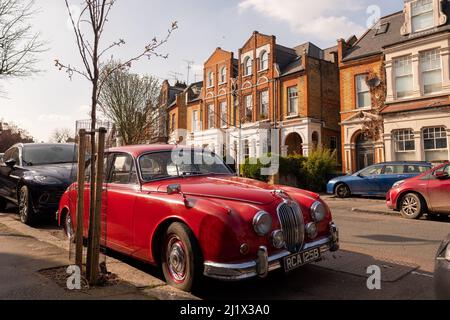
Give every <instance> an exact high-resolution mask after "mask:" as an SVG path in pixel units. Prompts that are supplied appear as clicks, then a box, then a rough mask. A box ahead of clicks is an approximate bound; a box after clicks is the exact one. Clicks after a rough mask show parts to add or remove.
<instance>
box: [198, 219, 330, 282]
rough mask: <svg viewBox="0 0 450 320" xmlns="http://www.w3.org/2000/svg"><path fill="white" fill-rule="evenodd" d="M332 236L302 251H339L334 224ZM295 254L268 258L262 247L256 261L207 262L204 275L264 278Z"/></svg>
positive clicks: (309, 244) (283, 254)
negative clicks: (232, 262)
mask: <svg viewBox="0 0 450 320" xmlns="http://www.w3.org/2000/svg"><path fill="white" fill-rule="evenodd" d="M330 230H331V236H329V237H327V238H322V239H319V240H317V241H314V242H310V243H307V244H305V246H304V247H303V249H302V250H309V249H315V248H319V249H320V251H321V252H322V253H324V252H327V251H332V252H334V251H337V250H339V231H338V228H337V227H336V225H335V224H334V223H332V224H331V225H330ZM291 254H293V253H292V252H289V251H282V252H279V253H277V254H274V255H272V256H268V251H267V248H266V247H264V246H262V247H260V248H259V250H258V254H257V258H256V260H252V261H248V262H243V263H236V264H225V263H215V262H210V261H207V262H205V265H204V266H205V269H204V275H205V276H206V277H209V278H214V279H218V280H225V281H238V280H244V279H249V278H255V277H260V278H264V277H266V276H267V274H268V273H269V272H270V271H273V270H277V269H280V268H281V267H282V261H281V260H282V259H283V258H285V257H287V256H290V255H291Z"/></svg>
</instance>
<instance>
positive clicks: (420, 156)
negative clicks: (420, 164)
mask: <svg viewBox="0 0 450 320" xmlns="http://www.w3.org/2000/svg"><path fill="white" fill-rule="evenodd" d="M414 142H415V145H416V155H415V158H416V160H417V161H423V160H425V151H424V149H423V144H422V132H421V131H414Z"/></svg>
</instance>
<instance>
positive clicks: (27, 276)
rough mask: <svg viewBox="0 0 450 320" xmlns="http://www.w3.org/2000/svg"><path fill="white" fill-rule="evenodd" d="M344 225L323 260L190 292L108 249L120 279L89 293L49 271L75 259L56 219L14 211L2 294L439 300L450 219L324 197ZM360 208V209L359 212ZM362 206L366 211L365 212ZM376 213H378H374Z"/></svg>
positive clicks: (5, 232) (4, 241)
mask: <svg viewBox="0 0 450 320" xmlns="http://www.w3.org/2000/svg"><path fill="white" fill-rule="evenodd" d="M324 199H325V201H326V202H327V203H328V205H329V206H330V208H331V209H332V212H333V217H334V221H335V222H336V223H337V224H338V226H339V227H340V237H341V249H342V250H340V251H338V252H336V253H333V254H331V253H328V254H325V255H324V257H323V260H322V261H321V262H319V263H316V264H313V265H309V266H306V267H303V268H300V269H299V270H296V271H294V272H291V273H289V274H285V273H284V272H282V271H276V272H273V273H271V274H270V275H269V277H268V278H266V279H253V280H248V281H243V282H232V283H229V282H221V281H216V280H212V279H204V281H203V283H202V284H201V285H200V287H199V288H198V289H197V290H196V291H195V292H193V294H187V293H183V292H179V291H177V290H175V289H173V288H171V287H169V286H167V285H165V283H164V282H163V280H162V275H161V273H160V272H159V270H158V269H157V268H153V267H149V266H148V265H146V264H143V263H141V262H138V261H135V260H133V259H130V258H127V257H124V256H121V255H120V254H117V253H112V252H108V256H107V266H108V270H109V271H111V272H113V273H115V274H117V275H118V276H119V278H120V279H121V282H120V283H119V284H118V285H117V286H113V287H110V288H98V289H94V290H91V291H89V292H88V294H87V293H83V292H68V290H66V289H65V288H62V287H59V286H58V285H56V284H55V283H54V281H52V280H50V279H48V278H46V277H44V276H42V273H41V272H40V271H41V270H43V269H48V268H57V267H61V266H65V265H68V264H69V262H68V261H69V260H68V255H69V250H68V249H69V247H68V246H69V245H68V241H67V240H66V239H65V237H64V235H63V232H62V231H61V230H60V229H58V228H57V227H55V226H54V225H41V226H39V227H38V228H30V227H28V226H25V225H23V224H21V223H20V222H19V221H18V219H17V216H16V215H15V214H14V212H13V211H11V212H8V213H6V214H0V299H133V300H138V299H139V300H142V299H161V300H168V299H176V300H186V299H189V300H190V299H192V300H195V299H205V300H218V301H221V300H254V299H261V300H319V299H320V300H321V299H332V300H342V299H351V300H363V299H364V300H365V299H375V300H398V299H402V300H418V299H420V300H423V299H426V300H432V299H434V298H435V295H434V279H433V270H434V256H435V254H436V251H437V248H438V246H439V244H440V242H441V241H442V240H443V239H444V238H445V237H446V235H447V234H448V233H449V231H450V221H430V220H427V219H422V220H417V221H416V220H406V219H402V218H400V217H398V216H397V215H391V213H390V212H389V211H388V210H387V209H384V210H383V208H384V207H385V203H384V200H382V199H381V200H380V199H365V198H355V199H343V200H342V199H335V198H333V197H329V196H324ZM355 209H356V210H355ZM359 210H360V211H359ZM373 213H377V214H373ZM371 266H378V267H379V268H380V269H381V271H382V273H381V281H382V282H381V288H380V290H369V289H368V286H367V279H368V276H369V275H368V273H367V269H368V267H371Z"/></svg>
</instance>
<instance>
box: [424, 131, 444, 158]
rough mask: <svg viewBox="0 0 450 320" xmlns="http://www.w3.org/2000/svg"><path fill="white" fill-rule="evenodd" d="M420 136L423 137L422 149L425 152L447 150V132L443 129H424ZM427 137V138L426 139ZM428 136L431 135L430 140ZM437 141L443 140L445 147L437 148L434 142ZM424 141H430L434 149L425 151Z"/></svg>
mask: <svg viewBox="0 0 450 320" xmlns="http://www.w3.org/2000/svg"><path fill="white" fill-rule="evenodd" d="M422 135H423V137H422V138H423V149H424V150H425V152H427V151H443V150H447V149H448V138H447V130H446V129H445V127H430V128H424V129H423V130H422ZM427 135H428V138H427ZM430 135H432V137H431V138H430ZM438 139H445V141H446V142H447V143H446V146H445V147H444V148H437V147H436V146H437V143H436V141H437V140H438ZM425 140H432V141H433V142H434V149H427V148H426V146H425Z"/></svg>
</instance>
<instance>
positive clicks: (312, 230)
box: [306, 222, 319, 239]
mask: <svg viewBox="0 0 450 320" xmlns="http://www.w3.org/2000/svg"><path fill="white" fill-rule="evenodd" d="M306 234H307V235H308V237H309V238H310V239H315V238H317V236H318V235H319V230H318V229H317V225H316V224H315V223H314V222H310V223H308V224H307V225H306Z"/></svg>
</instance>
